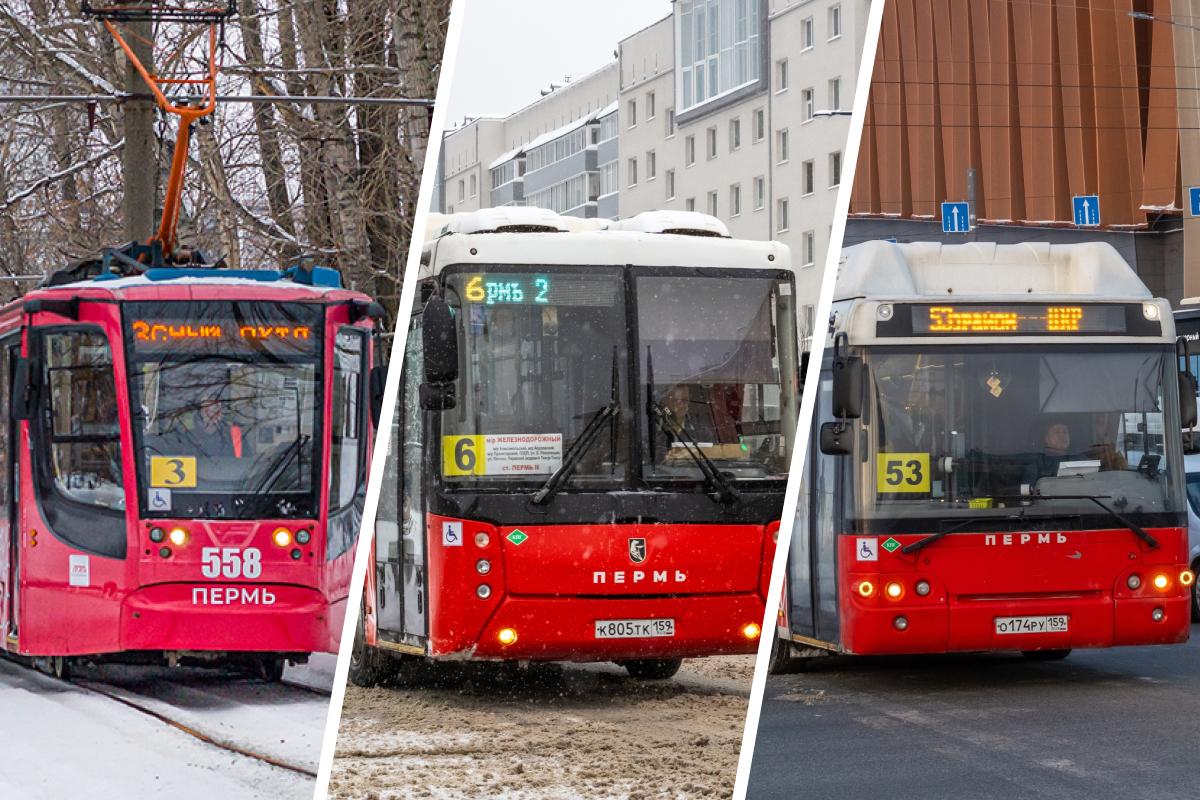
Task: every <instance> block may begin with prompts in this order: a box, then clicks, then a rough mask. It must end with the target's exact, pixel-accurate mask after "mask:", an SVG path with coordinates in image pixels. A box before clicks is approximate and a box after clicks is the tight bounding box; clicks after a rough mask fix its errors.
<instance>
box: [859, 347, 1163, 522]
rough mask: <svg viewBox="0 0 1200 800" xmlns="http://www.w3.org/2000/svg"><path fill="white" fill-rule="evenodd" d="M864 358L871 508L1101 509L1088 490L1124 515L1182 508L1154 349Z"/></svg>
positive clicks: (941, 512)
mask: <svg viewBox="0 0 1200 800" xmlns="http://www.w3.org/2000/svg"><path fill="white" fill-rule="evenodd" d="M866 360H867V363H868V365H869V370H868V372H869V375H870V376H871V382H872V385H873V395H874V409H875V414H874V417H873V418H867V419H865V420H864V423H865V424H866V426H867V428H868V430H869V431H870V434H871V435H870V436H869V440H870V443H871V451H872V452H871V454H870V459H869V463H868V468H867V469H866V470H865V474H864V481H863V485H864V490H865V491H866V493H867V495H868V502H866V503H865V505H864V507H865V508H867V509H873V512H872V513H873V515H874V516H877V517H890V518H895V517H909V516H924V517H928V516H935V517H942V516H946V515H950V516H955V515H997V514H1006V513H1007V514H1009V515H1011V514H1012V513H1013V512H1012V510H1011V509H1013V508H1019V509H1021V511H1022V513H1023V514H1027V515H1030V516H1037V515H1039V514H1043V513H1045V514H1060V515H1061V514H1063V513H1079V514H1085V513H1086V514H1097V513H1104V512H1103V511H1101V510H1100V509H1098V508H1097V506H1096V503H1095V502H1094V501H1093V500H1091V499H1090V498H1097V499H1099V500H1101V502H1103V503H1104V504H1105V505H1106V506H1108V507H1109V508H1112V509H1115V510H1117V511H1118V512H1120V513H1123V514H1126V515H1136V514H1142V513H1154V512H1176V513H1177V512H1180V511H1182V510H1183V509H1184V505H1183V502H1184V501H1183V495H1182V469H1183V467H1182V459H1181V452H1180V449H1181V443H1180V437H1179V436H1178V435H1177V434H1173V433H1172V434H1171V435H1167V434H1168V432H1173V431H1177V430H1178V429H1179V411H1178V408H1177V406H1176V403H1175V399H1174V397H1175V395H1174V393H1173V391H1164V389H1163V387H1164V385H1168V384H1167V382H1168V381H1172V382H1173V381H1174V380H1175V374H1174V366H1173V359H1172V358H1171V353H1170V352H1169V351H1167V350H1165V349H1163V348H1161V347H1127V346H1091V347H1088V348H1087V349H1086V350H1085V349H1083V348H1081V347H1079V346H1077V345H1076V346H1059V347H1055V346H1044V347H1029V346H1026V347H1020V348H1005V347H1002V346H1001V347H989V348H987V349H983V348H978V347H958V348H941V349H938V350H928V349H916V348H888V349H886V350H884V349H879V350H874V351H870V352H868V353H867V355H866ZM1171 388H1172V389H1173V388H1174V387H1173V386H1172V387H1171ZM871 429H873V430H871ZM1034 496H1036V499H1035V497H1034ZM1024 498H1029V499H1024ZM994 509H1007V510H1006V511H995V510H994Z"/></svg>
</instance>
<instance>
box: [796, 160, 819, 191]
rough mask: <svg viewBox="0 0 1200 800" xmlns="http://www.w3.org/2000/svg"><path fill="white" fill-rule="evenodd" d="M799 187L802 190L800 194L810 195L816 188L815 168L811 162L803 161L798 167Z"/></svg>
mask: <svg viewBox="0 0 1200 800" xmlns="http://www.w3.org/2000/svg"><path fill="white" fill-rule="evenodd" d="M800 185H801V188H802V189H803V190H804V191H803V192H802V194H812V193H813V192H814V191H815V190H816V186H817V166H816V164H815V163H814V162H812V161H805V162H804V163H803V164H801V165H800Z"/></svg>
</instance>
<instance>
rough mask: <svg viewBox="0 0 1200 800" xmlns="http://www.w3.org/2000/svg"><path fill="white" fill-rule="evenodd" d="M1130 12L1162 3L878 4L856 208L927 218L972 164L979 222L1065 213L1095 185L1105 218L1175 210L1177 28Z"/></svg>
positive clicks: (1049, 218)
mask: <svg viewBox="0 0 1200 800" xmlns="http://www.w3.org/2000/svg"><path fill="white" fill-rule="evenodd" d="M1179 2H1182V0H1176V4H1178V3H1179ZM1135 10H1136V11H1143V12H1150V13H1153V14H1155V15H1156V16H1159V17H1161V18H1169V17H1170V14H1171V11H1172V3H1171V0H1064V1H1063V2H1057V3H1053V2H1045V0H888V3H887V6H886V7H885V11H884V17H883V29H882V31H881V33H880V42H879V50H878V52H877V54H876V64H875V72H874V75H873V80H872V86H871V95H870V100H869V103H868V113H867V117H866V127H865V129H864V140H863V141H864V146H863V148H862V151H861V153H862V155H861V160H862V162H863V163H862V164H861V165H860V168H859V170H858V173H857V177H856V183H857V185H856V187H855V191H854V195H853V197H852V200H851V202H852V208H851V210H852V212H854V213H858V214H900V215H902V216H918V217H919V216H924V215H930V214H932V215H937V214H938V213H939V207H938V204H939V203H940V202H941V201H942V200H961V199H964V198H965V196H966V172H967V169H968V168H969V167H971V166H974V167H976V169H977V171H978V181H977V190H976V213H977V214H978V216H979V218H980V219H982V220H988V221H1012V222H1015V223H1022V222H1059V223H1069V222H1070V221H1071V197H1072V196H1073V195H1077V194H1090V193H1095V192H1099V194H1100V195H1101V208H1102V222H1103V223H1104V224H1105V225H1110V226H1144V225H1146V223H1147V220H1148V217H1150V218H1153V217H1157V216H1158V215H1159V214H1160V213H1162V210H1163V209H1167V210H1168V213H1178V206H1179V204H1180V199H1181V186H1180V178H1179V174H1180V160H1179V159H1180V153H1179V135H1178V122H1177V119H1178V114H1179V108H1178V103H1179V102H1180V101H1178V100H1177V92H1176V74H1175V73H1176V66H1175V59H1176V55H1175V53H1176V46H1175V42H1174V39H1175V34H1174V32H1173V31H1171V26H1169V25H1164V24H1161V23H1153V22H1146V21H1138V20H1134V19H1132V18H1131V17H1130V16H1129V13H1130V12H1131V11H1135ZM1193 103H1194V101H1193ZM868 162H869V163H868Z"/></svg>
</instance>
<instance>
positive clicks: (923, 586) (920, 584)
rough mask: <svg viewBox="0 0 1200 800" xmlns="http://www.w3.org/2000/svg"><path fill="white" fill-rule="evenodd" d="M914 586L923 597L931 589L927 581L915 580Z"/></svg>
mask: <svg viewBox="0 0 1200 800" xmlns="http://www.w3.org/2000/svg"><path fill="white" fill-rule="evenodd" d="M915 588H916V591H917V595H918V596H919V597H925V596H926V595H928V594H929V592H930V591H931V590H930V588H929V581H917V585H916V587H915Z"/></svg>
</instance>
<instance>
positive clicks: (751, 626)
mask: <svg viewBox="0 0 1200 800" xmlns="http://www.w3.org/2000/svg"><path fill="white" fill-rule="evenodd" d="M760 633H762V626H761V625H759V624H758V623H757V622H750V623H747V624H746V625H744V626H742V636H745V637H746V638H747V639H757V638H758V636H759V634H760Z"/></svg>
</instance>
